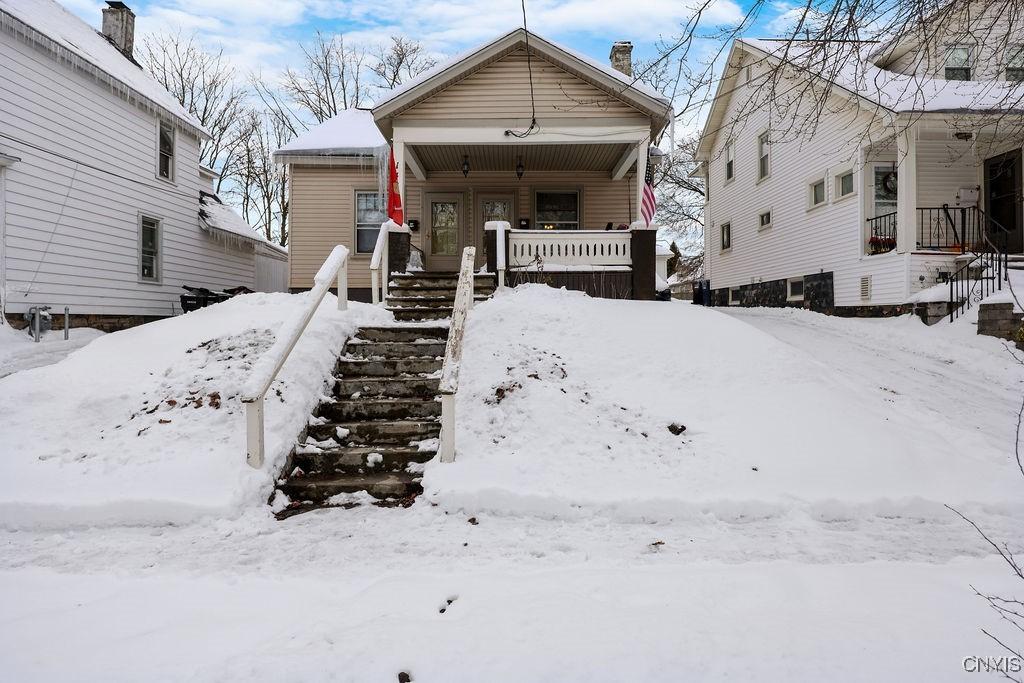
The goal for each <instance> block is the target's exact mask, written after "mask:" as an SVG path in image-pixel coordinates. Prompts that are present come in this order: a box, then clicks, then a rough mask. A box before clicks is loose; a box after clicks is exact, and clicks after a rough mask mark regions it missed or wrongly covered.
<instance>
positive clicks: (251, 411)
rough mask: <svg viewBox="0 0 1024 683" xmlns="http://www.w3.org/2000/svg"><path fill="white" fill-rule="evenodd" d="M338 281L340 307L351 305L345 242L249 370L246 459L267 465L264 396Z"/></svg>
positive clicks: (244, 393) (245, 394)
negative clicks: (304, 301)
mask: <svg viewBox="0 0 1024 683" xmlns="http://www.w3.org/2000/svg"><path fill="white" fill-rule="evenodd" d="M335 280H337V283H338V310H339V311H344V310H347V309H348V248H347V247H344V246H342V245H340V244H339V245H338V246H336V247H334V249H333V250H332V251H331V255H330V256H328V257H327V260H326V261H324V264H323V265H322V266H320V270H318V271H317V273H316V276H315V277H314V278H313V289H311V290H310V292H309V295H310V301H309V303H308V304H307V305H306V309H305V310H304V311H303V312H302V315H301V316H299V317H298V318H296V319H295V320H293V321H291V322H290V323H285V325H284V326H283V327H282V328H281V330H280V331H279V332H278V334H277V339H276V340H275V341H274V345H273V346H271V347H270V348H269V349H268V350H267V352H266V353H264V354H263V355H262V356H260V358H259V360H258V361H257V362H256V364H255V365H254V366H253V368H252V371H251V373H250V374H249V380H248V381H247V382H246V384H245V387H244V388H243V391H242V403H243V404H245V448H246V460H247V461H248V463H249V464H250V465H251V466H252V467H255V468H260V467H263V461H264V459H265V457H266V432H265V431H264V415H263V411H264V399H265V398H266V395H267V392H268V391H269V390H270V385H271V384H273V383H274V379H276V378H277V373H279V372H280V371H281V368H282V367H283V366H284V363H285V361H286V360H288V356H289V355H290V354H291V352H292V349H294V348H295V344H296V343H297V342H298V341H299V338H300V337H301V336H302V333H303V332H304V331H305V329H306V327H307V326H308V325H309V321H310V320H312V319H313V315H314V314H316V310H317V309H318V308H319V307H320V302H321V301H323V300H324V297H325V296H326V295H327V292H328V291H329V290H330V288H331V283H332V282H334V281H335Z"/></svg>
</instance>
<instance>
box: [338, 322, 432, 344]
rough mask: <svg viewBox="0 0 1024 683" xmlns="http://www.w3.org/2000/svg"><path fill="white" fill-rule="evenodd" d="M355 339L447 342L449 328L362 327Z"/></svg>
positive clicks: (423, 326)
mask: <svg viewBox="0 0 1024 683" xmlns="http://www.w3.org/2000/svg"><path fill="white" fill-rule="evenodd" d="M355 339H359V340H363V341H377V342H382V341H394V342H414V341H417V340H419V339H439V340H442V341H445V340H447V339H448V328H447V327H444V326H441V325H438V326H436V327H427V326H425V325H417V326H415V327H410V326H408V325H406V326H404V327H384V326H381V327H361V328H359V334H358V336H356V337H355Z"/></svg>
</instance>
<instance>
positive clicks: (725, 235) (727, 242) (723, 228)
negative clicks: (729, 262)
mask: <svg viewBox="0 0 1024 683" xmlns="http://www.w3.org/2000/svg"><path fill="white" fill-rule="evenodd" d="M718 230H719V232H721V234H722V251H725V250H726V249H731V248H732V224H731V223H722V225H720V226H719V228H718Z"/></svg>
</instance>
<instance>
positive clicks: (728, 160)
mask: <svg viewBox="0 0 1024 683" xmlns="http://www.w3.org/2000/svg"><path fill="white" fill-rule="evenodd" d="M735 173H736V148H735V145H733V143H731V142H730V143H729V144H728V145H726V146H725V179H726V180H732V178H733V176H734V175H735Z"/></svg>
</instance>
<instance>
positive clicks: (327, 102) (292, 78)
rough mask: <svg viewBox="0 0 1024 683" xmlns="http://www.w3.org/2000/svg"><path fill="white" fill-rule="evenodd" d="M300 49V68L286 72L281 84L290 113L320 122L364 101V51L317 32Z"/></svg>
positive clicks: (365, 66) (365, 64) (365, 96)
mask: <svg viewBox="0 0 1024 683" xmlns="http://www.w3.org/2000/svg"><path fill="white" fill-rule="evenodd" d="M301 50H302V55H303V64H302V66H301V67H299V68H289V69H286V70H285V72H284V76H283V77H282V79H281V83H280V92H281V93H282V94H283V96H284V97H285V98H286V99H287V101H288V102H289V103H290V105H291V106H290V107H289V110H290V111H294V112H296V113H298V114H299V115H301V116H303V117H307V116H308V117H311V118H312V120H313V121H314V122H316V123H323V122H324V121H326V120H327V119H329V118H331V117H332V116H334V115H335V114H337V113H338V112H340V111H344V110H345V109H355V108H356V107H359V106H360V105H362V104H364V103H365V102H366V99H367V95H368V92H369V90H368V89H369V84H368V83H367V80H366V76H367V74H366V68H367V54H366V50H364V49H362V48H357V47H350V46H347V45H346V44H345V36H343V35H340V34H338V35H326V34H323V33H320V32H319V31H318V32H317V33H316V35H315V37H314V38H313V41H312V43H311V44H309V45H303V46H301Z"/></svg>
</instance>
